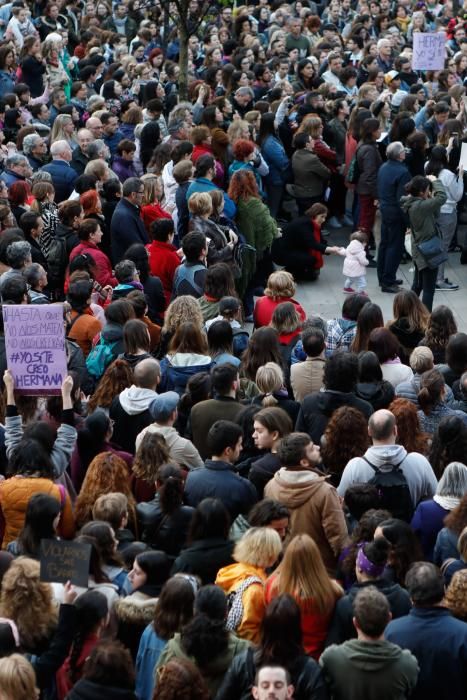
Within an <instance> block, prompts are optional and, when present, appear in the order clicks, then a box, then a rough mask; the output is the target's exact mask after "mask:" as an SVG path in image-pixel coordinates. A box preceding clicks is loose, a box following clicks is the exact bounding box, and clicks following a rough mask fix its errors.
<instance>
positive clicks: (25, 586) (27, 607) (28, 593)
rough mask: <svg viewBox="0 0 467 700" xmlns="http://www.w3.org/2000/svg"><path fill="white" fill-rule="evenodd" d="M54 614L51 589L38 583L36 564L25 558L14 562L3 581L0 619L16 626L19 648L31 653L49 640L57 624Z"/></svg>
mask: <svg viewBox="0 0 467 700" xmlns="http://www.w3.org/2000/svg"><path fill="white" fill-rule="evenodd" d="M57 612H58V611H57V606H56V605H55V603H54V600H53V596H52V588H51V586H50V585H49V584H48V583H42V582H41V580H40V565H39V562H38V561H35V560H34V559H29V558H28V557H18V558H17V559H15V560H14V561H13V562H12V563H11V565H10V568H9V569H8V571H7V572H6V574H5V576H4V577H3V581H2V589H1V594H0V615H1V616H2V617H8V618H10V619H11V620H13V621H14V622H15V623H16V625H17V627H18V631H19V636H20V640H21V645H22V646H23V647H25V648H26V649H27V650H32V649H34V648H35V647H36V646H37V644H38V643H39V642H43V641H44V639H46V638H47V637H49V636H50V634H51V632H52V630H53V629H54V628H55V626H56V624H57Z"/></svg>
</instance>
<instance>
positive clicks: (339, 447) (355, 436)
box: [255, 406, 370, 485]
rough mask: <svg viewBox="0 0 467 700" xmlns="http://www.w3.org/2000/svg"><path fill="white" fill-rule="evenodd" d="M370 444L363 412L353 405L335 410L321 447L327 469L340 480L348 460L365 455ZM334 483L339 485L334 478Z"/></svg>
mask: <svg viewBox="0 0 467 700" xmlns="http://www.w3.org/2000/svg"><path fill="white" fill-rule="evenodd" d="M255 420H256V419H255ZM369 446H370V438H369V436H368V423H367V420H366V418H365V417H364V415H363V414H362V412H361V411H359V410H357V409H356V408H352V407H351V406H341V407H340V408H338V409H337V410H336V411H334V413H333V414H332V416H331V418H330V419H329V422H328V424H327V426H326V430H325V431H324V436H323V445H322V447H321V456H322V458H323V462H324V464H325V466H326V470H327V471H328V472H330V473H331V474H333V475H334V476H335V478H336V479H337V480H339V479H340V476H341V474H342V472H343V471H344V468H345V466H346V464H347V462H348V461H349V460H351V459H352V458H353V457H361V456H362V455H364V454H365V452H366V450H367V449H368V447H369ZM333 483H334V484H335V485H337V483H336V482H335V480H334V479H333Z"/></svg>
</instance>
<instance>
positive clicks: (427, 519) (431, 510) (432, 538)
mask: <svg viewBox="0 0 467 700" xmlns="http://www.w3.org/2000/svg"><path fill="white" fill-rule="evenodd" d="M448 514H449V511H448V510H445V509H444V508H442V507H441V506H440V505H439V503H436V501H433V499H430V500H428V501H420V503H419V504H418V506H417V509H416V511H415V513H414V516H413V518H412V522H411V523H410V525H411V527H412V530H414V532H415V533H416V534H417V535H418V537H419V539H420V544H421V545H422V549H423V556H424V557H425V559H428V561H433V550H434V547H435V542H436V537H437V536H438V532H439V531H440V530H441V529H442V528H443V520H444V518H445V517H446V515H448Z"/></svg>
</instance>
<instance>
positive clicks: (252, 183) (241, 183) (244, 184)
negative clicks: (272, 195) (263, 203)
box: [228, 168, 261, 204]
mask: <svg viewBox="0 0 467 700" xmlns="http://www.w3.org/2000/svg"><path fill="white" fill-rule="evenodd" d="M228 195H229V197H230V199H233V201H234V202H235V204H238V202H239V200H241V199H243V200H244V201H247V200H248V199H251V197H255V198H256V199H261V197H260V195H259V191H258V185H257V183H256V180H255V176H254V175H253V173H252V172H251V171H250V170H245V169H244V168H242V169H241V170H237V172H235V173H234V174H233V175H232V179H231V180H230V185H229V190H228Z"/></svg>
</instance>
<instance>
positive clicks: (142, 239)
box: [110, 197, 149, 265]
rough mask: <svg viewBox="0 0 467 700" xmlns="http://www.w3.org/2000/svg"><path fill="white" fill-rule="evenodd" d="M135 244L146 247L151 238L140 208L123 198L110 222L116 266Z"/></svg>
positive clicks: (113, 259) (111, 242) (111, 241)
mask: <svg viewBox="0 0 467 700" xmlns="http://www.w3.org/2000/svg"><path fill="white" fill-rule="evenodd" d="M133 243H142V244H143V245H146V244H147V243H149V238H148V234H147V232H146V228H145V226H144V224H143V220H142V218H141V216H140V211H139V208H138V207H136V206H135V205H134V204H131V202H129V201H128V200H127V199H125V197H122V199H121V200H120V201H119V203H118V204H117V206H116V207H115V211H114V213H113V214H112V221H111V222H110V244H111V247H112V262H113V263H114V265H115V264H116V263H118V262H119V261H120V260H123V255H124V253H125V251H126V250H127V248H129V247H130V246H131V245H132V244H133Z"/></svg>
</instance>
